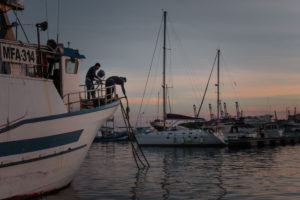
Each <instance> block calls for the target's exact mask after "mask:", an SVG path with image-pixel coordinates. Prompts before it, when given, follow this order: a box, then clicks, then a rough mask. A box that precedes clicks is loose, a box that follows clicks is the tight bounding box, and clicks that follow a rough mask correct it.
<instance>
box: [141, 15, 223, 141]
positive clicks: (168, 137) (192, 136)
mask: <svg viewBox="0 0 300 200" xmlns="http://www.w3.org/2000/svg"><path fill="white" fill-rule="evenodd" d="M163 16H164V44H163V86H162V87H163V119H162V121H160V124H161V127H162V128H161V129H159V130H154V131H151V132H145V133H139V134H136V139H137V141H138V143H139V144H140V145H142V146H224V145H226V141H225V138H224V135H223V133H222V129H220V128H214V129H207V130H204V129H201V128H197V129H189V128H186V127H184V126H180V125H177V126H170V127H168V126H167V124H168V123H167V113H166V88H167V87H166V49H167V47H166V19H167V12H166V11H164V13H163ZM194 120H197V119H194Z"/></svg>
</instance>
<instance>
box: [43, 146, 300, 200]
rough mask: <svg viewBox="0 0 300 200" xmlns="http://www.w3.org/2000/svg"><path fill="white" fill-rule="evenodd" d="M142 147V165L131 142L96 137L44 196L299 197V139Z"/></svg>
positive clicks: (153, 197)
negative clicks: (258, 144) (63, 180)
mask: <svg viewBox="0 0 300 200" xmlns="http://www.w3.org/2000/svg"><path fill="white" fill-rule="evenodd" d="M143 149H144V153H145V155H146V156H147V158H148V161H149V162H150V165H151V167H150V168H149V170H140V171H139V170H137V167H136V165H135V163H134V160H133V156H132V153H131V146H130V144H129V143H127V142H121V143H120V142H118V143H94V144H93V145H92V146H91V149H90V150H89V152H88V155H87V157H86V159H85V161H84V163H83V164H82V166H81V168H80V170H79V172H78V173H77V175H76V177H75V179H74V181H73V182H72V184H71V186H70V187H68V188H67V189H64V190H62V191H60V192H59V193H57V194H53V195H50V196H46V197H43V198H42V199H46V200H54V199H122V200H123V199H230V200H232V199H272V200H273V199H293V200H294V199H300V145H295V146H278V147H273V148H260V149H247V150H229V149H227V148H169V147H167V148H162V147H159V148H158V147H147V148H146V147H145V148H143Z"/></svg>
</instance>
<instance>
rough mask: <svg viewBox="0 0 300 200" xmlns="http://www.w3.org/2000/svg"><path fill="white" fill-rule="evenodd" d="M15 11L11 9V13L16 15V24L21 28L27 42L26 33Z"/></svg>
mask: <svg viewBox="0 0 300 200" xmlns="http://www.w3.org/2000/svg"><path fill="white" fill-rule="evenodd" d="M16 12H17V11H15V10H14V11H13V13H14V15H15V16H16V19H17V21H18V24H19V25H20V26H21V29H22V31H23V33H24V36H25V38H26V40H27V43H29V39H28V37H27V35H26V32H25V30H24V28H23V25H22V23H21V21H20V19H19V17H18V15H17V13H16Z"/></svg>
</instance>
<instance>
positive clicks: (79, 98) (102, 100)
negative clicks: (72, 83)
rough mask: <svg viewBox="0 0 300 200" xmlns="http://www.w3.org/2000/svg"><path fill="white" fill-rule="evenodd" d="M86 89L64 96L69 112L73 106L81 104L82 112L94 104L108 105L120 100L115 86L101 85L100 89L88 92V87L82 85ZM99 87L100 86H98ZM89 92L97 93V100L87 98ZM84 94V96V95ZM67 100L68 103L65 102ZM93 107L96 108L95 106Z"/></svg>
mask: <svg viewBox="0 0 300 200" xmlns="http://www.w3.org/2000/svg"><path fill="white" fill-rule="evenodd" d="M80 86H83V87H84V90H83V91H77V92H70V93H67V94H65V95H63V100H64V102H65V105H66V106H67V107H68V111H69V112H70V111H71V106H72V105H73V104H78V103H79V104H80V110H81V109H84V108H87V107H89V106H90V104H94V103H95V102H97V106H100V105H105V104H107V103H110V102H112V101H114V100H116V99H118V95H117V93H116V87H115V85H113V86H109V87H103V85H100V86H101V87H100V88H99V89H98V87H97V88H96V89H94V90H87V89H86V85H80ZM97 86H99V85H97ZM89 92H95V98H90V99H88V98H87V93H89ZM83 94H84V95H83ZM73 96H75V98H76V100H72V97H73ZM65 100H66V101H65ZM92 107H95V106H94V105H93V106H92Z"/></svg>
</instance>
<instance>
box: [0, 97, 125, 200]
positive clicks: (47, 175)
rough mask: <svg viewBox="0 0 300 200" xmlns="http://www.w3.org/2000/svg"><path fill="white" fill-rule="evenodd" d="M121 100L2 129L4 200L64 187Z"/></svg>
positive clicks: (1, 196) (0, 161) (1, 185)
mask: <svg viewBox="0 0 300 200" xmlns="http://www.w3.org/2000/svg"><path fill="white" fill-rule="evenodd" d="M118 105H119V101H115V102H113V103H110V104H107V105H104V106H101V107H97V108H92V109H86V110H82V111H78V112H72V113H64V114H57V115H52V116H47V117H40V118H33V119H26V120H23V121H18V122H17V123H15V124H13V125H11V126H10V127H5V128H2V129H0V141H1V142H0V199H5V198H12V197H24V196H28V195H35V194H40V193H44V192H49V191H52V190H56V189H59V188H62V187H64V186H66V185H67V184H69V183H70V182H71V180H72V178H73V177H74V175H75V173H76V171H77V170H78V169H79V167H80V164H81V163H82V161H83V159H84V157H85V155H86V153H87V151H88V149H89V146H90V145H91V143H92V141H93V139H94V137H95V135H96V133H97V131H98V129H99V128H100V126H101V125H102V124H103V123H104V122H105V121H106V119H107V118H108V117H110V116H112V115H113V114H114V112H115V111H116V109H117V107H118Z"/></svg>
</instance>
